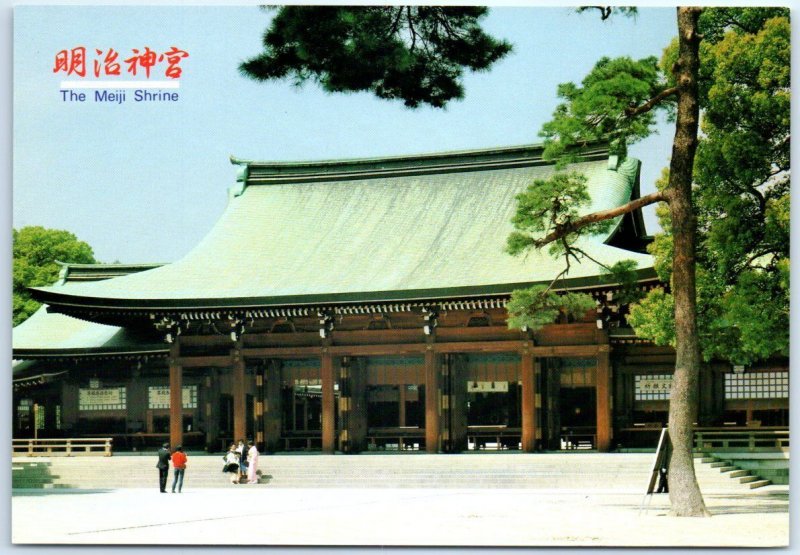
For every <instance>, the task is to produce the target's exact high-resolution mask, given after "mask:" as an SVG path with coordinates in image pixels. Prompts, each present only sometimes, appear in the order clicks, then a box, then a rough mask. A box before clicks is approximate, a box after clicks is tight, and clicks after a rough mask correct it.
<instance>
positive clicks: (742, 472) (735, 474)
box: [728, 470, 750, 478]
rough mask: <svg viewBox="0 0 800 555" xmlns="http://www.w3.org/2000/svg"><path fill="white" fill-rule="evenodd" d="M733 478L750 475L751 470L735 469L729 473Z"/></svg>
mask: <svg viewBox="0 0 800 555" xmlns="http://www.w3.org/2000/svg"><path fill="white" fill-rule="evenodd" d="M728 476H730V477H731V478H741V477H743V476H750V471H749V470H734V471H733V472H731V473H730V474H728Z"/></svg>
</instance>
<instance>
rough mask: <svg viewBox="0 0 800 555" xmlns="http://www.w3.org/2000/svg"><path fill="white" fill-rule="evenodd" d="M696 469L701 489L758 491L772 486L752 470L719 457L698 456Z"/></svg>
mask: <svg viewBox="0 0 800 555" xmlns="http://www.w3.org/2000/svg"><path fill="white" fill-rule="evenodd" d="M694 469H695V474H696V476H697V481H698V483H699V484H700V488H701V489H706V488H714V489H722V490H738V491H741V489H743V488H747V489H757V488H763V487H765V486H769V485H771V484H772V482H771V481H770V480H765V479H762V478H760V477H759V476H758V475H756V474H754V473H753V471H752V470H747V469H742V468H740V467H739V466H737V465H736V464H733V462H732V461H731V460H726V459H723V458H720V457H718V456H710V455H705V454H702V453H698V454H696V455H695V465H694Z"/></svg>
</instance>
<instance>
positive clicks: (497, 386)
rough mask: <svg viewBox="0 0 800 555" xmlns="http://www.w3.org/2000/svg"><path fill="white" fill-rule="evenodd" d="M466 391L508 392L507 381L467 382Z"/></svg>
mask: <svg viewBox="0 0 800 555" xmlns="http://www.w3.org/2000/svg"><path fill="white" fill-rule="evenodd" d="M467 392H468V393H508V382H467Z"/></svg>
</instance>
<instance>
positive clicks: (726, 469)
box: [719, 465, 739, 472]
mask: <svg viewBox="0 0 800 555" xmlns="http://www.w3.org/2000/svg"><path fill="white" fill-rule="evenodd" d="M737 468H739V467H738V466H733V465H728V466H721V467H719V471H720V472H731V471H733V470H736V469H737Z"/></svg>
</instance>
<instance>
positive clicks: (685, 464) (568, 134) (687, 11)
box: [509, 8, 789, 516]
mask: <svg viewBox="0 0 800 555" xmlns="http://www.w3.org/2000/svg"><path fill="white" fill-rule="evenodd" d="M706 13H707V16H706V19H705V20H704V23H703V22H700V21H699V16H700V10H699V9H696V8H679V9H678V39H677V41H675V42H674V43H673V44H672V45H670V47H669V48H668V49H667V51H666V52H665V56H664V58H663V59H662V64H661V66H660V67H656V64H655V60H654V59H652V58H647V59H644V60H639V61H633V60H630V59H629V58H618V59H616V60H608V59H601V60H600V61H599V62H598V63H597V64H596V66H595V68H594V69H593V70H592V72H591V73H590V74H589V75H588V76H587V77H586V78H585V79H584V81H583V83H582V86H581V87H578V86H577V85H574V84H572V83H567V84H564V85H561V86H560V87H559V96H560V97H561V98H563V99H564V102H563V103H562V104H561V105H559V106H558V108H557V109H556V112H555V113H554V117H553V120H552V121H551V122H549V123H547V124H546V125H545V126H544V127H543V130H542V135H543V136H544V138H545V141H546V144H547V148H546V151H545V154H546V155H549V156H552V157H561V158H562V159H565V158H567V155H568V154H569V155H574V153H575V151H576V147H577V148H579V147H580V146H581V145H582V143H583V141H585V140H586V138H599V137H602V136H607V137H609V138H610V140H611V148H612V150H613V151H614V152H615V153H617V154H620V155H624V154H625V153H626V151H627V147H628V145H629V144H631V143H632V142H634V141H636V140H638V139H640V138H642V137H644V136H646V135H647V134H649V133H650V132H651V130H650V126H651V125H652V123H653V116H652V112H653V111H654V110H657V109H663V110H665V111H666V112H667V113H668V115H669V116H670V117H671V118H672V119H673V120H674V121H675V124H676V131H675V139H674V142H673V150H672V159H671V163H670V168H669V171H668V172H666V174H665V178H664V180H663V182H662V183H661V186H660V187H659V190H658V191H656V192H655V193H652V194H651V195H648V196H647V197H649V198H647V197H643V198H642V199H639V201H634V202H631V203H628V204H626V205H624V206H622V207H619V208H617V209H615V210H613V211H606V213H595V214H589V215H586V216H582V217H576V214H575V213H574V212H572V213H570V212H569V208H565V207H563V206H562V205H561V204H560V203H558V202H555V203H553V205H552V207H551V208H550V209H549V211H548V212H547V213H546V214H545V221H548V222H549V225H548V227H547V228H546V229H544V230H538V231H539V232H540V233H538V234H534V235H532V236H530V237H529V238H528V240H529V246H530V247H533V248H541V247H543V246H545V245H547V244H550V243H552V242H557V241H560V242H561V243H562V248H561V251H562V252H563V255H564V256H565V257H567V259H568V257H569V256H570V255H571V254H574V253H571V252H570V244H574V242H575V241H576V240H577V238H578V237H580V236H581V235H584V234H587V233H591V227H592V226H595V225H596V224H597V221H598V219H607V218H611V217H616V216H619V215H620V214H622V213H625V212H629V211H631V210H634V209H636V208H638V207H640V206H642V205H643V204H650V203H653V202H664V203H667V205H666V208H662V209H661V210H660V211H659V214H660V216H661V217H662V221H663V223H664V224H665V229H666V230H667V232H668V236H664V237H662V238H661V239H660V240H659V241H657V242H656V243H655V245H654V246H653V250H652V252H654V253H655V254H656V255H657V256H658V257H659V259H658V260H657V264H656V267H657V269H658V270H659V272H660V274H661V275H662V279H665V280H667V279H669V280H670V282H671V286H672V287H671V289H672V291H671V293H670V294H667V293H666V292H665V291H663V290H656V291H654V292H652V293H651V294H650V295H649V296H648V297H647V298H646V299H645V300H644V301H642V303H641V304H640V305H639V307H638V309H634V311H633V314H632V317H631V321H632V322H633V323H634V325H635V326H636V327H637V332H638V333H641V334H642V335H643V336H648V337H651V338H653V339H654V340H656V341H657V342H660V343H670V344H672V345H674V346H675V349H676V366H675V373H674V375H673V386H672V391H671V400H670V413H669V431H670V437H671V439H672V444H673V448H674V449H673V452H672V456H671V460H670V500H671V503H672V514H674V515H678V516H701V515H707V514H708V513H707V511H706V509H705V504H704V502H703V498H702V495H701V493H700V490H699V487H698V486H697V481H696V478H695V475H694V466H693V460H692V443H693V424H692V423H693V422H694V421H695V420H696V418H697V411H698V398H699V374H700V361H701V357H700V337H701V335H702V336H703V337H704V338H705V339H707V341H705V342H704V346H705V347H706V349H705V352H706V356H709V357H710V356H719V355H721V354H726V355H727V356H729V357H732V358H734V359H738V360H743V359H744V358H745V357H747V356H749V357H751V359H752V358H763V357H766V356H769V355H771V354H774V353H775V352H776V351H777V350H782V349H785V348H786V345H787V342H786V339H787V338H786V335H787V333H788V276H787V271H788V270H787V268H788V204H789V203H788V196H787V195H788V184H789V176H788V170H789V166H788V143H789V134H788V133H789V131H788V129H789V97H788V94H789V92H788V91H789V88H788V83H789V81H788V77H789V73H788V71H789V70H788V68H789V59H788V56H789V47H788V46H789V38H788V37H789V31H788V20H786V19H784V21H783V22H782V23H781V22H779V21H775V20H773V19H769V18H771V17H773V16H785V13H786V12H785V11H781V10H775V9H773V10H766V9H758V10H756V11H755V12H753V11H749V10H741V9H738V10H737V9H725V10H724V12H722V11H716V10H715V9H711V10H709V11H707V12H706ZM739 21H741V24H739V23H737V22H739ZM704 25H705V27H707V28H708V29H709V33H710V35H711V36H712V37H714V40H715V41H716V42H711V41H707V42H706V43H705V45H704V47H703V49H702V54H701V48H700V43H701V39H702V34H701V27H703V26H704ZM748 29H750V30H752V29H756V30H757V33H756V34H755V35H754V34H752V33H750V34H748V33H747V30H748ZM761 29H763V31H762V30H761ZM701 58H702V60H703V63H702V64H701ZM701 68H702V70H701ZM648 96H649V97H650V98H648ZM701 104H702V105H703V107H704V111H705V120H704V128H703V131H704V141H703V142H702V145H701V146H700V151H699V156H697V158H695V153H696V152H697V149H698V144H699V143H700V141H699V140H698V126H699V114H700V106H701ZM695 162H696V164H697V173H696V177H697V187H693V184H694V183H695V181H694V178H695ZM548 196H549V198H550V199H551V200H553V199H555V196H554V195H553V194H552V192H549V191H548V190H547V188H546V187H543V188H541V193H540V196H539V198H537V199H536V200H535V201H528V203H529V204H533V205H546V202H547V198H548ZM521 208H524V206H522V203H521ZM517 219H519V218H517ZM698 221H699V222H700V225H701V227H700V229H701V230H702V231H703V233H702V234H701V235H700V237H699V239H698V235H697V222H698ZM534 231H537V230H534ZM769 231H772V233H769ZM522 242H523V239H521V238H520V237H518V236H514V235H512V236H511V237H510V238H509V247H510V250H511V251H512V252H513V250H514V245H519V244H521V243H522ZM698 244H699V246H700V249H699V251H696V249H695V247H696V245H698ZM696 262H699V266H698V268H699V269H698V270H697V274H696V271H695V270H696V267H695V263H696ZM704 263H705V264H704ZM698 281H699V283H700V287H699V288H698V287H697V283H698ZM698 293H699V295H698ZM754 300H761V301H762V302H763V303H764V304H763V305H761V306H759V305H756V304H754V303H753V301H754ZM698 303H699V304H700V307H701V310H700V311H699V315H700V319H699V326H698V309H697V306H698ZM765 306H769V307H770V308H777V309H778V310H775V311H771V310H770V309H767V310H765ZM768 331H775V332H777V333H775V334H773V335H772V336H771V337H767V338H765V337H763V334H764V333H765V332H768Z"/></svg>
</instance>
